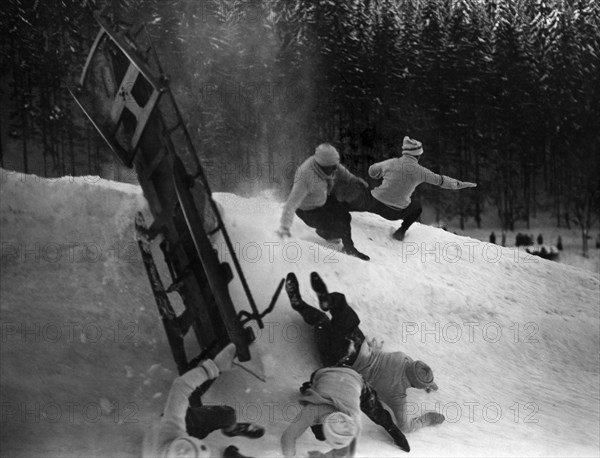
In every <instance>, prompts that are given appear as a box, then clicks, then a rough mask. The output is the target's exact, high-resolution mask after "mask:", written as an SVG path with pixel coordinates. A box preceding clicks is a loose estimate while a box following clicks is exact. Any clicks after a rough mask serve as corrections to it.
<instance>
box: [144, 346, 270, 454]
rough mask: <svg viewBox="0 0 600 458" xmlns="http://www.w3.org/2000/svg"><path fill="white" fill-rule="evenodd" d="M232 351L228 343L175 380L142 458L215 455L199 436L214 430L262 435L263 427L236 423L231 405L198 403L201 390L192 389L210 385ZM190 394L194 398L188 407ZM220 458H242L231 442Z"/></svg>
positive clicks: (228, 365)
mask: <svg viewBox="0 0 600 458" xmlns="http://www.w3.org/2000/svg"><path fill="white" fill-rule="evenodd" d="M235 351H236V350H235V345H234V344H232V343H231V344H229V345H227V346H226V347H225V348H224V349H223V350H221V352H220V353H219V354H218V355H217V356H215V358H214V359H212V360H211V359H206V360H204V361H202V362H200V364H199V365H198V367H196V368H194V369H191V370H190V371H188V372H186V373H185V374H183V375H181V376H179V377H177V378H176V379H175V381H174V382H173V385H172V386H171V390H170V391H169V396H168V398H167V403H166V406H165V409H164V413H163V415H162V417H161V418H160V420H159V421H157V422H156V423H155V424H154V425H153V426H152V428H151V429H150V431H149V432H148V433H147V434H146V436H145V437H144V443H143V450H142V457H143V458H183V457H185V458H203V457H211V456H216V455H215V454H214V452H212V451H211V450H210V448H209V446H208V445H207V444H206V443H205V442H204V441H203V440H202V439H204V438H205V437H206V436H207V435H208V434H209V433H211V432H213V431H215V430H217V429H221V431H222V433H223V434H225V435H226V436H229V437H234V436H245V437H249V438H252V439H257V438H259V437H262V436H263V435H264V432H265V430H264V428H262V427H260V426H257V425H254V424H252V423H238V422H237V421H236V413H235V410H234V409H233V408H232V407H229V406H202V405H201V403H200V401H199V398H200V395H201V394H202V393H201V390H200V392H199V391H196V390H197V389H198V388H200V387H201V386H202V385H204V384H205V383H206V382H208V384H210V382H211V381H212V380H215V379H216V378H217V377H218V376H219V374H220V373H222V372H225V371H227V370H230V369H231V365H232V362H233V359H234V357H235ZM204 386H206V385H204ZM192 393H193V396H192ZM190 396H192V399H193V398H194V397H195V398H196V400H195V402H193V405H191V406H190ZM199 404H200V405H199ZM223 457H224V458H244V457H243V455H241V454H240V453H239V452H238V449H237V447H235V446H233V445H230V446H229V447H227V448H226V449H225V451H224V454H223Z"/></svg>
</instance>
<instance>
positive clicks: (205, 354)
mask: <svg viewBox="0 0 600 458" xmlns="http://www.w3.org/2000/svg"><path fill="white" fill-rule="evenodd" d="M97 20H98V23H99V25H100V31H99V33H98V35H97V36H96V39H95V41H94V43H93V45H92V48H91V50H90V53H89V55H88V58H87V60H86V62H85V65H84V67H83V71H82V74H81V77H80V79H79V84H78V87H77V88H76V89H74V90H71V89H70V92H71V95H72V96H73V97H74V98H75V100H76V101H77V104H78V105H79V106H80V107H81V109H82V110H83V112H84V113H85V115H86V116H87V117H88V118H89V120H90V121H91V123H92V124H93V125H94V127H95V128H96V130H97V131H98V133H99V134H100V136H101V137H102V138H103V139H104V141H105V142H106V143H107V144H108V146H109V147H110V149H111V150H112V151H113V152H114V154H115V155H116V156H117V157H118V158H119V159H120V161H121V162H122V163H123V164H124V165H125V166H127V167H130V168H134V169H135V171H136V175H137V178H138V181H139V183H140V185H141V187H142V190H143V192H144V196H145V197H146V200H147V201H148V204H149V208H150V212H151V214H152V217H153V221H152V223H151V224H150V225H149V226H146V223H145V222H144V218H143V217H142V215H141V214H138V215H136V220H135V226H136V238H137V240H138V244H139V247H140V252H141V256H142V260H143V261H144V266H145V268H146V272H147V274H148V278H149V280H150V285H151V288H152V292H153V294H154V297H155V299H156V303H157V307H158V311H159V314H160V317H161V320H162V322H163V325H164V327H165V332H166V333H167V338H168V342H169V345H170V347H171V351H172V354H173V358H174V359H175V362H176V364H177V368H178V371H179V373H180V374H182V373H184V372H185V371H187V370H189V369H190V368H192V367H193V366H194V365H195V363H196V361H198V360H199V359H201V358H210V357H213V356H215V355H216V354H217V353H218V352H219V351H220V350H221V349H223V348H224V347H225V346H226V345H227V344H229V343H230V342H233V343H235V345H236V348H237V356H238V358H239V360H240V361H248V360H250V359H251V355H250V349H249V346H250V344H251V342H252V341H253V340H254V335H253V332H252V328H250V327H244V325H246V324H247V323H248V322H249V321H251V320H254V321H256V323H257V325H258V326H259V328H261V329H262V328H263V327H264V324H263V321H262V319H263V317H264V316H265V315H266V314H267V313H269V312H270V311H271V310H272V309H273V307H274V305H275V302H276V300H277V297H278V294H279V292H280V291H281V287H282V285H283V280H281V282H280V284H279V286H278V288H277V289H276V291H275V295H274V296H273V298H272V301H271V303H270V305H269V306H268V307H267V308H266V309H265V310H264V311H263V312H259V310H258V308H257V306H256V304H255V302H254V299H253V296H252V293H251V291H250V288H249V286H248V284H247V282H246V278H245V276H244V274H243V272H242V269H241V266H240V264H239V261H238V259H237V256H236V253H235V251H234V248H233V245H232V243H231V241H230V239H229V235H228V233H227V229H226V228H225V225H224V223H223V220H222V217H221V215H220V213H219V209H218V207H217V204H216V202H215V201H214V200H213V198H212V193H211V190H210V186H209V183H208V181H207V179H206V176H205V174H204V170H203V168H202V165H201V163H200V160H199V157H198V154H197V152H196V150H195V148H194V145H193V143H192V141H191V137H190V135H189V132H188V131H187V129H186V127H185V123H184V121H183V118H182V116H181V114H180V112H179V108H178V106H177V104H176V102H175V99H174V97H173V94H172V93H171V89H170V87H169V84H168V79H167V77H166V76H165V75H164V73H163V71H162V68H161V65H160V62H159V61H158V57H157V54H156V52H155V50H154V47H153V45H152V43H151V40H150V36H149V34H148V33H147V32H146V31H145V28H143V27H142V28H139V29H138V30H137V31H134V30H133V29H132V28H131V27H129V28H126V27H123V26H119V25H116V26H115V28H113V27H111V26H110V25H109V24H108V23H107V22H106V21H105V20H104V19H102V18H100V17H97ZM142 32H144V33H142ZM154 240H161V242H160V250H161V251H162V253H163V255H164V262H165V264H166V267H167V269H168V273H169V274H170V277H171V280H172V282H171V284H170V286H168V287H166V288H165V286H164V284H163V281H162V280H161V278H160V274H159V269H158V268H157V264H156V262H155V259H154V256H153V254H152V245H153V241H154ZM216 242H218V243H224V244H225V247H226V248H227V251H228V255H229V256H231V260H232V263H233V267H234V270H232V268H231V267H230V265H229V264H228V263H225V262H221V261H220V260H219V256H218V253H217V251H216V249H215V246H214V245H215V243H216ZM234 278H237V280H239V282H240V284H241V285H242V288H243V291H244V295H245V299H246V301H247V304H236V306H237V307H238V308H242V307H243V306H244V305H247V306H248V307H247V308H249V310H247V309H246V310H240V311H239V312H237V311H236V307H235V306H234V304H233V302H232V300H231V297H230V295H229V283H230V282H231V281H232V280H233V279H234ZM172 292H177V293H179V295H180V296H181V299H182V302H183V304H184V306H185V310H184V312H183V313H182V314H180V315H179V316H177V314H176V313H175V310H174V308H173V307H172V306H171V303H170V301H169V294H170V293H172ZM190 330H193V334H194V335H195V338H196V339H195V340H196V341H197V344H198V346H199V354H198V355H196V356H195V357H194V358H192V359H190V358H188V356H187V354H186V351H185V347H184V343H183V342H184V337H185V336H186V334H188V333H189V331H190Z"/></svg>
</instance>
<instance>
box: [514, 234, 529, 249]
mask: <svg viewBox="0 0 600 458" xmlns="http://www.w3.org/2000/svg"><path fill="white" fill-rule="evenodd" d="M531 245H533V235H531V236H529V235H527V234H521V233H520V232H519V233H518V234H517V237H516V240H515V246H518V247H519V246H531Z"/></svg>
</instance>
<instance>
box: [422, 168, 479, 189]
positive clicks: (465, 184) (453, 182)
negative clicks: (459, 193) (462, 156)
mask: <svg viewBox="0 0 600 458" xmlns="http://www.w3.org/2000/svg"><path fill="white" fill-rule="evenodd" d="M423 173H424V177H423V178H424V181H425V182H426V183H429V184H433V185H436V186H439V187H440V188H444V189H454V190H456V189H463V188H474V187H475V186H477V184H476V183H471V182H469V181H460V180H457V179H456V178H451V177H449V176H446V175H438V174H437V173H433V172H432V171H431V170H429V169H426V168H425V167H423Z"/></svg>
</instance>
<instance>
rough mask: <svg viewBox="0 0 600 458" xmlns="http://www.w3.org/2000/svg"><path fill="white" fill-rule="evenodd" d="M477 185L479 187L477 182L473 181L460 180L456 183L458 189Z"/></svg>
mask: <svg viewBox="0 0 600 458" xmlns="http://www.w3.org/2000/svg"><path fill="white" fill-rule="evenodd" d="M475 187H477V183H471V182H470V181H459V182H458V183H457V185H456V189H464V188H475Z"/></svg>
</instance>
